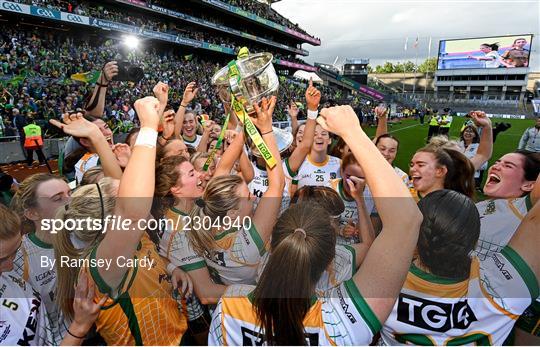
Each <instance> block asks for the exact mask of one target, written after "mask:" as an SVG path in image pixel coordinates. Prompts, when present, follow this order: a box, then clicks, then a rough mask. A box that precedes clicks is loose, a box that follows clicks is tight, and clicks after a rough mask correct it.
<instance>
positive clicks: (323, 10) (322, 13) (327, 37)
mask: <svg viewBox="0 0 540 347" xmlns="http://www.w3.org/2000/svg"><path fill="white" fill-rule="evenodd" d="M272 6H273V7H274V8H275V9H276V10H278V12H280V13H281V14H283V15H284V16H286V17H287V18H289V19H291V21H292V22H293V23H299V25H300V26H301V27H302V28H304V29H305V30H307V31H308V32H309V33H311V34H313V35H315V36H317V37H320V38H321V40H322V46H320V47H314V46H311V45H308V44H305V45H303V47H304V48H305V49H307V50H308V51H309V52H310V56H309V57H307V58H305V60H306V61H308V62H310V63H313V62H330V63H331V62H333V60H334V59H335V57H336V56H340V57H342V58H346V57H347V58H370V59H371V64H372V65H376V64H380V63H384V61H386V60H411V61H414V60H415V59H416V55H417V56H418V60H419V61H422V60H424V59H425V58H427V56H428V42H429V38H430V37H432V47H431V56H435V55H436V52H437V49H438V43H439V40H441V39H452V38H468V37H482V36H499V35H511V34H530V33H532V34H535V37H534V42H533V44H532V49H533V52H532V53H533V56H532V58H531V67H532V69H533V70H536V71H538V70H540V57H538V54H537V52H538V47H540V35H539V34H540V33H539V31H540V30H539V24H538V23H540V18H539V13H540V5H539V2H538V1H519V2H518V1H516V2H515V3H513V7H512V10H510V9H509V7H508V3H507V2H496V1H492V2H485V1H443V0H437V1H430V0H422V1H420V0H417V1H410V2H405V1H393V0H392V1H385V0H378V1H371V0H363V1H359V0H350V1H349V0H331V1H330V0H309V1H307V0H282V1H280V2H277V3H275V4H273V5H272ZM417 35H419V45H418V50H417V51H416V50H414V49H411V46H412V43H413V42H414V40H415V38H416V36H417ZM406 37H409V50H407V51H406V52H405V51H404V50H403V46H404V44H405V38H406ZM416 53H417V54H416Z"/></svg>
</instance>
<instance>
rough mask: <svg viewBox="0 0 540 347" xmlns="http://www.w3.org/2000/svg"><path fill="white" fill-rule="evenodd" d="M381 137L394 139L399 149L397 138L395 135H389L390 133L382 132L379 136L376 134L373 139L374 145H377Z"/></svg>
mask: <svg viewBox="0 0 540 347" xmlns="http://www.w3.org/2000/svg"><path fill="white" fill-rule="evenodd" d="M381 139H392V140H394V141H396V142H397V145H398V147H397V149H399V140H398V139H397V137H395V136H394V135H390V134H382V135H380V136H377V138H376V139H375V146H377V145H378V144H379V141H380V140H381Z"/></svg>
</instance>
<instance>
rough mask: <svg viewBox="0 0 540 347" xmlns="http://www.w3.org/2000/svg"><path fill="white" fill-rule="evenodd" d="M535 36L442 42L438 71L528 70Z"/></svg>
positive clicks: (440, 44)
mask: <svg viewBox="0 0 540 347" xmlns="http://www.w3.org/2000/svg"><path fill="white" fill-rule="evenodd" d="M532 38H533V35H531V34H527V35H513V36H495V37H481V38H472V39H458V40H441V41H440V42H439V57H438V60H437V69H439V70H452V69H512V68H516V67H528V66H529V56H530V54H531V43H532Z"/></svg>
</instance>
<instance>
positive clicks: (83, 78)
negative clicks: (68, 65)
mask: <svg viewBox="0 0 540 347" xmlns="http://www.w3.org/2000/svg"><path fill="white" fill-rule="evenodd" d="M99 73H100V72H99V71H89V72H80V73H75V74H73V75H71V79H72V80H74V81H80V82H84V83H96V82H97V80H98V78H99Z"/></svg>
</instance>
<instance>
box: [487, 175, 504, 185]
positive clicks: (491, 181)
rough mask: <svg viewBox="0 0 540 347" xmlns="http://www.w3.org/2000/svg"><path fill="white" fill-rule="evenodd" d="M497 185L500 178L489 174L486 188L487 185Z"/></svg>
mask: <svg viewBox="0 0 540 347" xmlns="http://www.w3.org/2000/svg"><path fill="white" fill-rule="evenodd" d="M498 183H501V178H500V177H499V176H497V175H495V174H493V173H492V174H490V175H489V176H488V180H487V182H486V186H488V185H495V184H498Z"/></svg>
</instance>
